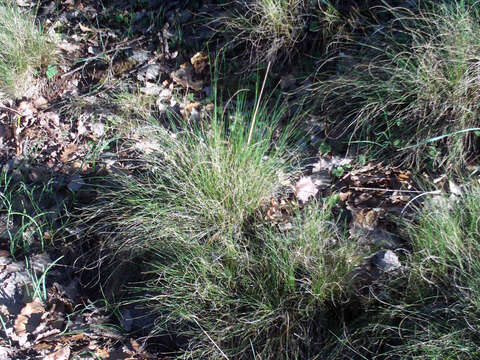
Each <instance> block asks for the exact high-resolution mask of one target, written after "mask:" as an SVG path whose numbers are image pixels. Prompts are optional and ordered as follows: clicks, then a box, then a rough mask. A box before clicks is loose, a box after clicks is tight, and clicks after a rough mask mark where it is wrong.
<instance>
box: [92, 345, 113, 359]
mask: <svg viewBox="0 0 480 360" xmlns="http://www.w3.org/2000/svg"><path fill="white" fill-rule="evenodd" d="M95 354H96V355H98V356H99V357H100V358H101V359H108V358H110V353H109V352H108V350H107V348H106V347H103V348H101V347H98V348H96V349H95Z"/></svg>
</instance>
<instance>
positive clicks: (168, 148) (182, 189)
mask: <svg viewBox="0 0 480 360" xmlns="http://www.w3.org/2000/svg"><path fill="white" fill-rule="evenodd" d="M247 106H248V105H247V103H246V101H244V100H239V102H238V106H237V108H236V110H235V111H234V112H233V113H230V114H228V115H225V118H224V119H223V118H222V119H221V118H220V117H221V114H220V113H216V114H214V119H212V122H211V123H210V124H208V123H203V124H193V125H189V124H186V123H182V124H181V126H182V127H184V128H178V127H177V125H178V123H177V125H175V123H174V122H172V128H171V129H170V130H168V129H166V128H163V127H161V126H152V127H151V128H149V129H150V130H149V133H150V138H149V141H150V142H151V143H152V144H153V145H152V149H155V150H156V151H155V152H153V153H150V154H144V155H141V158H142V161H143V162H144V163H145V164H146V165H148V166H147V168H148V171H145V172H143V173H141V174H139V175H138V176H136V177H130V176H123V177H121V178H120V179H117V180H118V181H119V182H120V187H121V188H120V189H119V190H118V191H117V190H115V191H111V192H105V193H103V194H102V196H105V197H106V200H107V201H106V202H105V203H103V208H102V209H101V211H102V212H104V213H105V214H110V217H109V218H108V219H104V220H102V223H104V224H112V225H115V226H116V227H117V230H116V232H119V231H120V233H121V232H122V231H127V232H129V231H130V229H131V228H138V233H137V235H136V236H135V237H130V236H129V240H128V241H127V242H126V243H123V244H122V245H121V246H122V247H125V246H127V247H128V246H130V245H131V246H132V247H138V248H139V249H144V246H145V245H146V244H147V245H148V244H150V243H156V242H159V241H160V242H161V241H162V239H165V238H175V239H188V241H207V240H211V239H215V238H219V239H222V238H223V237H225V236H227V237H228V236H237V235H238V233H239V232H240V230H241V227H242V225H243V223H244V222H245V221H246V219H248V218H249V217H251V216H253V215H254V214H255V211H256V210H257V209H258V208H259V206H260V205H261V204H262V203H263V202H265V201H268V199H270V198H271V197H272V196H273V195H274V194H275V193H276V191H278V189H279V187H280V186H281V184H282V182H284V181H285V180H287V179H288V177H289V176H291V173H290V174H289V173H288V170H287V169H288V167H289V165H288V164H287V161H288V157H289V154H288V152H287V151H286V150H287V149H286V145H287V141H288V140H290V139H288V135H285V136H284V135H282V136H280V137H279V138H278V139H276V141H275V143H274V144H272V142H271V141H272V139H273V136H274V132H275V130H276V129H277V126H278V125H279V121H280V119H281V118H282V117H283V114H284V109H281V108H277V109H276V110H272V109H268V108H267V107H266V106H265V105H264V106H261V109H260V110H259V112H258V114H257V124H256V125H257V126H256V127H255V131H254V132H253V137H252V139H251V141H250V142H248V135H249V134H248V130H249V129H248V128H247V127H246V123H245V121H247V122H249V120H246V119H245V118H246V117H247V118H248V117H249V116H252V109H247ZM219 111H221V110H219ZM249 114H250V115H249ZM227 116H228V117H229V119H227ZM288 133H289V131H288V130H287V131H286V132H285V134H288ZM141 208H143V210H142V211H138V210H140V209H141ZM147 234H148V236H145V235H147ZM179 241H180V240H179ZM115 242H116V241H114V242H112V244H115ZM119 245H120V244H119Z"/></svg>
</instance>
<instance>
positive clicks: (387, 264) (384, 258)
mask: <svg viewBox="0 0 480 360" xmlns="http://www.w3.org/2000/svg"><path fill="white" fill-rule="evenodd" d="M370 261H371V263H372V265H374V266H376V267H377V268H379V269H381V270H383V271H385V272H390V271H393V270H397V269H399V268H400V267H401V266H402V264H401V263H400V260H398V256H397V255H396V254H395V253H394V252H393V251H392V250H382V251H379V252H377V253H375V254H374V255H373V256H372V258H371V259H370Z"/></svg>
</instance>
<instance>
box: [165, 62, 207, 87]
mask: <svg viewBox="0 0 480 360" xmlns="http://www.w3.org/2000/svg"><path fill="white" fill-rule="evenodd" d="M170 77H171V78H172V80H173V81H175V82H176V83H177V84H179V85H181V86H182V87H184V88H186V89H187V88H188V89H193V90H195V91H200V90H202V88H203V81H202V80H198V81H195V80H194V79H193V68H192V65H190V64H189V63H184V64H182V65H180V69H178V70H176V71H172V72H171V73H170Z"/></svg>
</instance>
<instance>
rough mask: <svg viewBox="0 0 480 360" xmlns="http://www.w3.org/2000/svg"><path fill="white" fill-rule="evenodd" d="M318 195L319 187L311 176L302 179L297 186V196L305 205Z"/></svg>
mask: <svg viewBox="0 0 480 360" xmlns="http://www.w3.org/2000/svg"><path fill="white" fill-rule="evenodd" d="M317 193H318V187H317V186H316V185H315V183H314V182H313V180H312V178H311V177H310V176H304V177H302V178H300V180H298V181H297V183H296V184H295V194H296V195H297V199H298V200H299V201H300V202H301V203H305V202H307V201H308V199H310V198H311V197H313V196H315V195H316V194H317Z"/></svg>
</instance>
